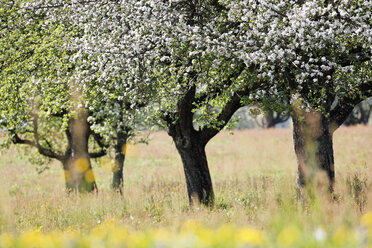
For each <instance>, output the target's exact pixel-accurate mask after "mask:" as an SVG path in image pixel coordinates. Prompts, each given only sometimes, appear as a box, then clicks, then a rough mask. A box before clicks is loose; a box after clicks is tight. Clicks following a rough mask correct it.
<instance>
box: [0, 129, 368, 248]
mask: <svg viewBox="0 0 372 248" xmlns="http://www.w3.org/2000/svg"><path fill="white" fill-rule="evenodd" d="M206 150H207V155H208V162H209V167H210V172H211V176H212V181H213V185H214V191H215V195H216V200H215V202H216V204H215V207H214V208H213V209H208V208H205V207H203V206H195V205H194V206H191V207H190V206H189V205H188V198H187V192H186V185H185V179H184V174H183V168H182V164H181V160H180V158H179V155H178V153H177V151H176V150H175V147H174V144H173V142H172V140H171V138H170V137H169V136H168V135H167V134H166V133H165V132H157V133H153V134H151V135H150V141H149V144H148V145H145V144H137V145H131V146H129V147H128V149H127V158H126V161H125V176H124V178H125V179H124V180H125V185H124V194H123V195H119V194H117V193H114V192H112V191H111V188H110V186H111V176H112V175H111V174H112V173H111V163H110V160H109V159H107V158H104V159H101V160H97V161H94V162H93V167H94V170H95V176H96V180H97V185H98V188H99V192H98V193H93V194H85V195H74V194H71V195H67V194H66V193H65V192H64V178H63V171H62V168H61V165H60V164H59V163H58V162H57V161H53V162H51V164H50V165H49V166H50V169H48V170H46V171H44V172H43V173H41V174H38V173H37V171H36V170H35V166H33V165H31V164H30V162H28V160H27V159H26V158H25V157H24V156H23V155H22V152H19V150H18V149H15V148H14V147H13V148H11V149H9V150H2V151H1V153H0V182H1V186H0V247H26V246H28V247H369V246H371V245H372V241H371V240H370V238H372V212H369V211H372V190H371V186H372V177H371V176H372V127H371V126H356V127H342V128H340V129H339V130H337V131H336V133H335V135H334V153H335V168H336V190H335V196H334V197H333V198H331V197H329V196H328V195H327V194H323V195H322V196H314V197H312V198H309V199H305V200H299V199H298V197H297V182H296V175H297V165H296V158H295V154H294V149H293V143H292V131H291V129H270V130H238V131H234V134H233V135H231V134H229V133H228V132H222V133H220V134H219V135H217V136H216V137H215V138H214V139H212V141H211V142H210V143H209V144H208V145H207V148H206ZM320 178H321V176H320ZM371 247H372V246H371Z"/></svg>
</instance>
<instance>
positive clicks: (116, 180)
mask: <svg viewBox="0 0 372 248" xmlns="http://www.w3.org/2000/svg"><path fill="white" fill-rule="evenodd" d="M127 139H128V135H127V134H125V133H122V132H119V133H118V134H117V137H116V142H117V143H116V148H115V149H116V151H115V167H114V168H113V177H112V188H113V189H115V190H116V191H118V192H120V193H122V187H123V186H124V181H123V176H124V175H123V171H124V170H123V168H124V161H125V154H126V149H127Z"/></svg>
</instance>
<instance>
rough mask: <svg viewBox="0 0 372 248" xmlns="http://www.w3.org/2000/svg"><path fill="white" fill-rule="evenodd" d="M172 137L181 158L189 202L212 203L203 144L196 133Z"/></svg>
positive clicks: (211, 191)
mask: <svg viewBox="0 0 372 248" xmlns="http://www.w3.org/2000/svg"><path fill="white" fill-rule="evenodd" d="M172 138H173V140H174V142H175V144H176V148H177V151H178V153H179V154H180V156H181V159H182V164H183V168H184V172H185V178H186V185H187V193H188V196H189V202H190V204H192V203H193V202H200V203H202V204H204V205H213V201H214V193H213V187H212V180H211V176H210V174H209V168H208V162H207V157H206V154H205V145H204V144H203V143H202V142H201V140H200V139H199V138H198V135H196V134H194V135H190V136H181V135H173V136H172Z"/></svg>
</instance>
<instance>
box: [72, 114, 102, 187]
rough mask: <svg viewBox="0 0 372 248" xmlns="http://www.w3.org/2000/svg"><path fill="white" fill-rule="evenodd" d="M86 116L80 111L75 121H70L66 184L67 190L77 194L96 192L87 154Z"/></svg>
mask: <svg viewBox="0 0 372 248" xmlns="http://www.w3.org/2000/svg"><path fill="white" fill-rule="evenodd" d="M86 117H87V116H86V114H85V112H84V111H83V110H80V112H79V113H78V116H77V118H76V119H71V120H70V123H69V129H70V133H71V137H70V138H71V140H70V143H71V157H70V158H69V159H68V160H67V170H65V171H67V172H68V173H67V172H65V173H67V174H69V175H68V177H67V178H69V181H68V183H66V186H67V189H68V190H72V191H76V190H78V191H79V192H91V191H94V190H97V185H96V180H95V177H94V173H93V170H92V165H91V162H90V157H89V152H88V139H89V130H88V123H87V118H86Z"/></svg>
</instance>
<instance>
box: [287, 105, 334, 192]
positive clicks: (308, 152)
mask: <svg viewBox="0 0 372 248" xmlns="http://www.w3.org/2000/svg"><path fill="white" fill-rule="evenodd" d="M292 118H293V140H294V149H295V152H296V156H297V163H298V175H299V177H298V184H299V188H300V189H302V187H303V186H305V185H306V184H308V183H312V182H314V179H315V178H316V177H317V176H318V175H317V174H319V172H321V171H323V172H325V174H326V176H327V179H328V180H327V181H328V182H326V183H327V184H328V186H329V190H330V191H331V192H333V186H334V181H335V172H334V158H333V142H332V134H333V133H332V132H333V131H332V130H331V129H330V120H329V118H326V117H325V116H324V115H323V114H322V113H321V112H318V111H310V112H301V113H298V112H297V113H294V114H293V116H292ZM317 178H318V177H317Z"/></svg>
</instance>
